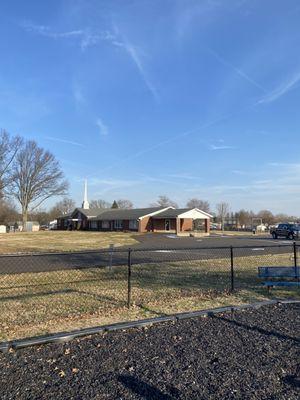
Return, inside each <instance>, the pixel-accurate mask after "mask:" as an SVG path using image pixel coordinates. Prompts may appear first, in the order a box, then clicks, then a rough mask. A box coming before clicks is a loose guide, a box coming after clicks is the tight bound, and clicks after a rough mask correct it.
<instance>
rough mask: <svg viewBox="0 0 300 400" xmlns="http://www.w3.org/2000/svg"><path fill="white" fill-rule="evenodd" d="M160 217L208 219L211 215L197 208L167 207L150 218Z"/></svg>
mask: <svg viewBox="0 0 300 400" xmlns="http://www.w3.org/2000/svg"><path fill="white" fill-rule="evenodd" d="M161 218H188V219H193V220H194V219H210V218H212V215H210V214H208V213H207V212H205V211H202V210H199V209H198V208H192V209H191V208H178V209H174V208H169V209H168V210H166V211H163V212H161V213H159V214H157V215H154V216H153V217H152V219H161Z"/></svg>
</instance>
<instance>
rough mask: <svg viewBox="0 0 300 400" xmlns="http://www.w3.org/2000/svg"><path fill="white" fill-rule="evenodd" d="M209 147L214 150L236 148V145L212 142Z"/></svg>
mask: <svg viewBox="0 0 300 400" xmlns="http://www.w3.org/2000/svg"><path fill="white" fill-rule="evenodd" d="M209 149H210V150H212V151H216V150H234V149H236V147H234V146H226V145H215V144H210V145H209Z"/></svg>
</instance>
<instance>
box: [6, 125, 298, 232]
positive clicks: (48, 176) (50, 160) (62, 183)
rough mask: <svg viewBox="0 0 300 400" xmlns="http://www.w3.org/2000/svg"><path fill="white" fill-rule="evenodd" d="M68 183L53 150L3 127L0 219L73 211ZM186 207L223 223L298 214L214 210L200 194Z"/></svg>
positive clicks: (223, 206)
mask: <svg viewBox="0 0 300 400" xmlns="http://www.w3.org/2000/svg"><path fill="white" fill-rule="evenodd" d="M68 186H69V185H68V182H67V180H66V179H65V177H64V173H63V171H62V169H61V167H60V164H59V162H58V161H57V160H56V158H55V157H54V155H53V154H52V153H50V152H49V151H47V150H45V149H43V148H41V147H39V146H38V144H37V143H36V142H35V141H33V140H26V139H24V138H22V137H20V136H11V135H9V134H8V133H7V132H6V131H5V130H1V131H0V223H4V224H9V223H12V222H14V221H17V220H18V219H20V218H21V219H22V222H23V226H25V225H26V222H27V221H28V220H29V219H30V220H35V221H38V222H39V223H41V224H47V223H49V221H51V220H54V219H57V218H58V217H59V216H61V215H66V214H69V213H71V212H72V211H73V210H74V209H75V207H76V204H75V202H74V200H72V199H70V198H68V197H66V195H67V192H68ZM55 196H65V197H64V198H63V199H62V200H60V201H58V202H57V203H56V204H55V205H54V206H53V207H52V208H50V210H48V211H45V210H43V209H42V208H41V207H42V205H43V203H44V202H45V201H46V200H48V199H50V198H52V197H55ZM17 206H19V209H21V214H20V213H19V212H18V210H17ZM149 206H150V207H169V206H172V207H175V208H178V204H177V203H176V202H175V201H174V200H172V199H170V198H169V197H168V196H166V195H161V196H159V197H158V199H157V200H156V202H154V203H151V204H149ZM90 208H100V209H101V208H120V209H131V208H133V203H132V201H131V200H129V199H119V200H114V201H113V203H110V202H108V201H106V200H103V199H95V200H91V201H90ZM186 208H199V209H200V210H202V211H205V212H207V213H210V214H212V215H213V216H214V221H216V222H220V223H221V224H222V227H224V224H225V223H227V224H228V223H230V224H231V225H234V224H235V225H236V226H251V225H252V221H253V219H254V218H260V219H261V220H262V222H264V223H266V224H268V225H272V224H275V223H277V222H280V221H296V220H298V218H297V217H295V216H289V215H285V214H277V215H274V214H273V213H272V212H271V211H269V210H261V211H259V212H258V213H255V212H253V211H251V210H250V211H247V210H244V209H242V210H239V211H237V212H232V211H231V210H230V205H229V204H228V203H226V202H220V203H218V204H217V205H216V207H215V211H212V210H211V206H210V204H209V202H208V201H207V200H202V199H198V198H192V199H189V200H188V201H187V203H186Z"/></svg>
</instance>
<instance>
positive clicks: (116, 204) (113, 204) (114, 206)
mask: <svg viewBox="0 0 300 400" xmlns="http://www.w3.org/2000/svg"><path fill="white" fill-rule="evenodd" d="M111 208H119V206H118V203H117V202H116V200H114V202H113V203H112V206H111Z"/></svg>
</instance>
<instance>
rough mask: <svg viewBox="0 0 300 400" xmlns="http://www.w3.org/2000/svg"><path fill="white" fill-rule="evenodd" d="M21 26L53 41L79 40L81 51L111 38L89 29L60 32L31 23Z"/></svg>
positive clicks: (104, 33) (105, 33)
mask: <svg viewBox="0 0 300 400" xmlns="http://www.w3.org/2000/svg"><path fill="white" fill-rule="evenodd" d="M21 26H22V28H23V29H25V30H26V31H27V32H32V33H35V34H37V35H41V36H45V37H48V38H51V39H55V40H58V39H73V40H77V41H78V42H79V45H80V48H81V50H83V51H84V50H85V49H86V48H88V47H90V46H94V45H95V44H97V43H98V42H99V41H101V40H106V39H107V37H108V36H109V35H108V33H107V32H101V33H95V32H93V31H91V30H90V29H89V28H84V29H76V30H70V31H62V32H58V31H56V30H53V29H52V28H50V27H49V26H46V25H38V24H34V23H32V22H30V21H25V22H23V23H22V24H21Z"/></svg>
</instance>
